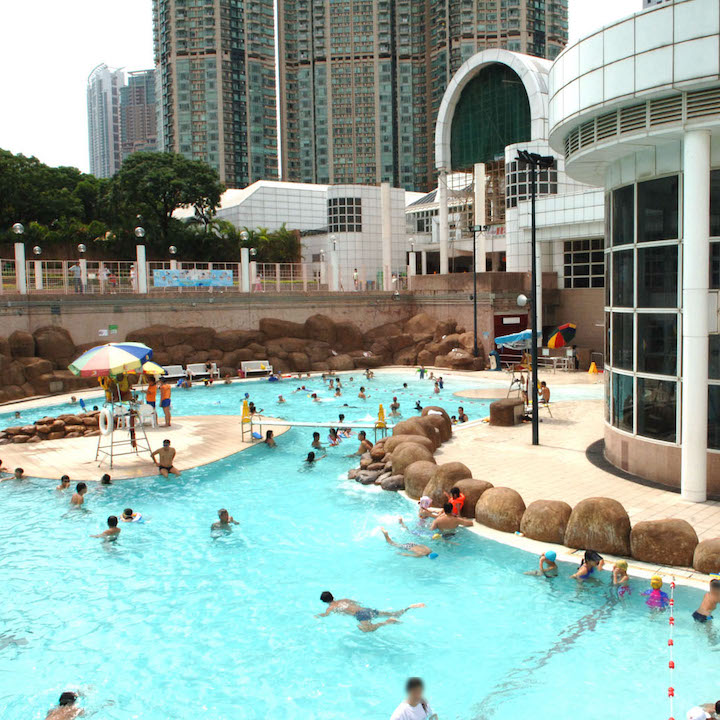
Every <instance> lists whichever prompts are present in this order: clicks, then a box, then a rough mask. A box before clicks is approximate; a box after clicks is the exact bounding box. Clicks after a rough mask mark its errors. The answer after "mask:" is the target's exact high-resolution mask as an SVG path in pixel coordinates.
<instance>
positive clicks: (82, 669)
mask: <svg viewBox="0 0 720 720" xmlns="http://www.w3.org/2000/svg"><path fill="white" fill-rule="evenodd" d="M258 385H259V384H258ZM215 390H218V391H221V390H223V388H220V387H218V388H214V389H212V390H208V389H205V388H202V389H199V392H198V393H197V395H198V397H200V395H201V394H202V393H207V394H208V395H210V394H211V393H213V392H215ZM260 393H261V391H260V390H258V391H257V393H253V394H255V395H258V396H259V395H260ZM191 394H192V395H194V394H195V392H194V390H193V391H191ZM176 395H177V396H179V395H180V393H177V394H176ZM188 395H190V393H188ZM257 399H259V398H256V402H257ZM263 400H264V398H263ZM298 402H299V398H298ZM466 407H467V405H466ZM298 410H299V407H298ZM326 410H327V411H328V415H329V418H328V419H332V418H333V417H334V413H335V410H336V408H335V407H333V408H332V414H330V406H329V405H328V406H325V405H323V404H319V405H318V404H315V405H314V407H313V408H312V409H311V410H310V411H308V412H309V413H314V417H315V418H316V419H318V420H321V419H324V418H325V417H326V414H325V413H326ZM324 435H325V432H323V436H324ZM310 440H311V432H309V429H308V430H301V429H297V430H291V431H290V432H288V433H286V434H285V435H283V436H282V437H280V438H279V439H278V447H277V448H275V449H270V448H267V447H266V446H264V445H263V446H256V447H254V448H252V449H250V450H248V451H246V452H244V453H242V454H240V455H236V456H233V457H230V458H227V459H225V460H222V461H219V462H217V463H214V464H212V465H208V466H204V467H201V468H197V469H196V470H192V471H188V472H186V473H184V474H183V476H182V477H181V478H180V479H178V480H170V481H165V480H160V479H158V478H157V477H155V476H153V477H150V478H143V479H134V480H126V481H122V482H121V483H117V484H115V485H113V486H110V487H107V486H93V487H91V489H90V492H89V493H88V495H87V496H86V508H85V509H84V510H81V511H74V512H73V511H70V510H69V509H68V504H67V503H68V500H69V498H68V496H67V495H60V494H59V493H56V492H55V490H54V487H55V484H56V482H55V481H52V482H50V481H46V480H37V479H30V480H29V481H25V482H24V483H18V482H15V481H8V482H4V483H0V505H1V506H2V508H3V512H2V513H1V514H0V572H1V573H2V578H3V581H4V582H3V585H2V588H3V589H2V593H1V594H0V603H1V604H0V607H2V611H1V612H2V624H1V625H0V628H1V629H0V707H2V708H4V709H3V713H2V717H3V720H21V719H22V720H27V719H28V718H32V719H33V720H35V719H42V718H44V717H45V712H46V711H47V709H48V707H50V706H51V705H52V704H53V703H54V702H55V701H56V700H57V696H58V695H59V694H60V692H61V691H62V690H64V689H66V688H67V687H72V686H75V687H77V686H80V687H81V688H84V689H85V691H86V693H87V697H86V700H85V703H84V704H85V706H86V707H88V708H90V709H96V710H99V712H98V716H99V717H102V718H103V719H106V718H107V719H108V720H130V719H131V718H143V720H167V719H168V718H172V719H173V720H176V719H177V720H191V719H195V718H207V719H208V720H224V719H226V718H227V719H228V720H229V719H230V718H233V719H235V718H243V720H244V719H245V718H247V719H250V720H255V719H258V720H259V719H260V718H289V719H295V718H297V719H298V720H300V719H301V718H302V719H318V720H330V719H333V720H334V719H342V720H345V719H347V720H356V719H358V718H378V719H384V718H387V717H389V715H390V713H391V712H392V710H393V709H394V707H395V705H396V704H397V703H398V702H399V700H400V697H401V695H402V685H403V683H404V680H405V678H406V677H407V676H408V675H413V674H417V675H420V676H422V677H423V678H424V679H425V681H426V684H427V691H428V696H429V699H430V701H431V703H432V705H433V707H434V709H435V710H436V711H437V712H438V713H439V715H440V718H442V720H447V719H448V718H455V719H458V720H459V719H462V720H468V719H475V718H478V719H480V718H497V719H498V720H505V719H506V718H507V719H508V720H509V719H510V718H513V719H514V718H516V717H517V716H518V714H519V713H522V714H528V715H532V716H533V717H537V718H540V719H544V718H548V719H549V718H558V717H572V716H575V715H577V713H578V708H580V709H581V710H580V712H581V714H582V716H583V717H584V718H590V719H593V720H594V719H595V718H597V719H598V720H600V718H602V719H603V720H605V719H606V718H609V717H616V716H618V709H619V708H620V707H622V708H623V709H630V710H633V709H635V708H637V711H640V709H642V712H643V715H644V716H647V717H665V716H667V711H668V701H667V685H668V682H667V637H668V625H667V618H666V617H665V616H652V615H650V613H649V611H648V610H647V609H646V608H645V606H644V604H643V598H641V597H640V596H639V592H640V590H641V589H644V587H645V585H646V583H643V582H640V581H633V582H632V585H633V588H634V592H633V594H632V596H631V597H630V598H629V599H627V601H622V602H619V601H618V600H617V599H616V598H614V597H613V595H612V593H610V591H609V589H608V587H607V574H603V575H602V576H601V578H600V580H598V581H594V582H589V583H587V584H585V585H582V586H579V585H578V584H577V583H576V582H575V581H571V580H569V579H568V578H567V575H568V574H569V568H567V566H563V567H562V571H563V574H564V575H565V577H561V578H557V579H553V580H544V579H542V580H541V579H538V578H533V577H527V576H525V575H523V574H522V571H524V570H527V569H532V568H533V567H534V565H535V562H536V561H535V558H533V557H532V556H529V555H527V554H526V553H524V552H522V551H520V550H517V549H514V548H510V547H506V546H504V545H500V544H497V543H494V542H492V541H489V540H486V539H483V538H480V537H478V536H476V535H473V534H471V533H465V534H463V535H462V536H461V537H459V538H458V539H457V544H453V545H446V544H441V543H438V542H437V541H432V540H427V541H426V542H428V544H431V545H433V547H434V549H436V551H437V552H438V553H439V557H438V558H437V560H434V561H430V560H426V559H414V558H405V557H402V556H400V555H398V554H396V552H395V551H394V550H393V549H392V548H390V547H389V546H387V545H386V544H385V542H384V541H383V539H382V537H381V535H380V533H379V531H378V529H377V528H378V526H379V525H380V524H384V525H385V527H386V528H387V529H388V530H389V531H390V533H391V535H392V536H393V537H394V538H395V539H397V540H399V541H402V542H407V541H410V540H412V538H413V536H411V535H408V534H404V533H403V532H401V531H400V529H399V528H398V527H397V523H396V519H397V516H398V515H399V514H404V515H405V517H406V518H409V517H411V515H412V513H413V507H412V505H410V504H409V503H408V502H407V501H406V500H405V499H403V498H402V497H401V496H398V495H396V494H394V493H386V492H383V491H380V490H376V489H374V488H364V487H361V486H359V485H357V484H356V483H354V482H352V481H348V480H347V479H346V473H347V469H348V467H350V466H351V464H352V461H351V460H348V459H347V458H345V457H344V456H345V455H346V454H347V453H349V452H352V451H354V450H355V442H354V441H353V442H349V441H346V442H344V443H343V444H342V445H341V446H340V447H337V448H330V449H329V450H328V457H327V458H325V459H323V460H321V461H320V462H319V463H318V464H317V465H316V466H315V467H313V468H312V469H310V470H308V469H306V468H304V467H303V466H302V462H301V460H302V458H303V457H304V456H305V454H306V453H307V451H308V449H309V444H310ZM348 443H349V445H350V446H349V447H348ZM61 470H62V469H58V472H61ZM67 470H68V471H69V472H70V474H72V469H71V468H68V469H67ZM128 506H130V507H132V508H133V509H134V510H136V511H139V512H141V513H143V515H144V519H145V521H146V522H144V523H135V524H129V525H126V524H124V525H123V529H122V534H121V536H120V539H119V541H118V542H116V543H102V542H100V541H99V540H94V539H90V538H89V537H88V536H89V535H90V534H91V533H95V532H98V531H100V530H101V529H103V525H104V522H105V519H106V517H107V516H108V515H109V514H111V513H114V514H117V513H119V512H121V510H122V509H123V508H124V507H128ZM220 507H227V508H228V509H229V510H230V512H231V513H232V514H233V515H234V516H235V518H236V519H237V520H239V521H240V525H239V526H238V527H235V528H234V529H233V531H232V532H230V533H228V534H222V535H220V536H219V537H218V536H213V534H212V533H211V532H210V525H211V523H212V522H214V520H215V519H216V512H217V510H218V508H220ZM323 590H330V591H332V592H333V593H334V594H335V596H336V597H350V598H354V599H357V600H359V601H361V602H362V603H364V604H367V605H369V606H371V607H376V608H380V609H388V608H400V607H404V606H407V605H409V604H410V603H414V602H425V603H426V604H427V607H425V608H423V609H418V610H412V611H410V612H409V613H407V614H406V615H405V616H404V617H403V618H402V622H401V624H398V625H394V626H391V627H385V628H381V629H380V630H379V631H378V632H376V633H371V634H364V633H361V632H359V631H358V630H357V629H356V627H355V622H354V621H353V620H352V618H348V617H343V616H331V617H329V618H324V619H316V618H315V617H314V614H316V613H320V612H322V611H323V610H324V606H323V605H322V604H321V603H320V602H319V595H320V592H321V591H323ZM699 598H700V595H699V593H698V592H696V591H693V590H690V589H687V588H682V587H679V588H678V589H677V590H676V601H677V611H676V615H677V624H676V627H675V656H676V658H675V659H676V664H677V671H676V676H675V686H676V689H677V699H676V702H677V707H678V708H679V709H686V708H687V707H689V706H690V705H692V704H695V703H697V702H705V701H708V700H710V699H712V698H710V697H708V692H711V691H712V688H711V687H710V686H709V682H708V680H709V679H710V678H711V676H710V675H708V674H703V673H702V672H698V668H701V667H708V666H712V665H713V662H712V659H714V658H715V657H716V654H715V653H716V648H715V647H714V646H713V645H711V643H710V640H709V637H708V635H707V632H706V628H700V627H697V626H696V625H695V624H694V623H693V622H692V620H691V618H690V613H691V612H692V610H694V609H695V608H696V606H697V603H698V602H699ZM701 663H702V664H701ZM677 715H681V713H680V712H679V710H678V712H677Z"/></svg>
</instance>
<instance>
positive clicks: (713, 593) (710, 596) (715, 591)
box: [692, 580, 720, 623]
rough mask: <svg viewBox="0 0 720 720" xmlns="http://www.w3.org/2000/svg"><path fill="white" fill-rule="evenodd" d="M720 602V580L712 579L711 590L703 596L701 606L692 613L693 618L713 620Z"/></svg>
mask: <svg viewBox="0 0 720 720" xmlns="http://www.w3.org/2000/svg"><path fill="white" fill-rule="evenodd" d="M719 602H720V580H711V581H710V590H709V592H706V593H705V595H704V596H703V599H702V602H701V603H700V607H699V608H698V609H697V610H695V612H694V613H693V614H692V616H693V620H695V622H699V623H706V622H708V620H712V619H713V617H712V613H713V611H714V610H715V608H716V607H717V604H718V603H719Z"/></svg>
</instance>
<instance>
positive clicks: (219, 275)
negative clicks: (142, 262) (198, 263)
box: [153, 270, 233, 287]
mask: <svg viewBox="0 0 720 720" xmlns="http://www.w3.org/2000/svg"><path fill="white" fill-rule="evenodd" d="M153 285H154V286H155V287H232V285H233V274H232V270H153Z"/></svg>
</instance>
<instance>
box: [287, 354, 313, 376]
mask: <svg viewBox="0 0 720 720" xmlns="http://www.w3.org/2000/svg"><path fill="white" fill-rule="evenodd" d="M288 360H289V361H290V367H292V369H293V370H296V371H297V372H307V371H308V370H310V358H309V357H308V356H307V355H306V354H305V353H302V352H291V353H290V356H289V357H288Z"/></svg>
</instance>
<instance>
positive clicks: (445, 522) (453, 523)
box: [430, 502, 473, 538]
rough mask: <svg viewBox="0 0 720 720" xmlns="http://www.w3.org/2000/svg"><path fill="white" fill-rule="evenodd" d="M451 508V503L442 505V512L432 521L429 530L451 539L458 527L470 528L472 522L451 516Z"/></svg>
mask: <svg viewBox="0 0 720 720" xmlns="http://www.w3.org/2000/svg"><path fill="white" fill-rule="evenodd" d="M452 513H453V506H452V504H451V503H449V502H446V503H445V504H444V505H443V511H442V512H441V513H440V514H439V515H438V516H437V517H436V518H435V520H433V524H432V525H431V526H430V529H431V530H439V531H440V534H441V535H442V536H443V537H444V538H447V537H452V536H453V535H455V531H456V530H457V529H458V527H459V526H460V525H462V526H463V527H472V525H473V521H472V520H469V519H467V518H463V517H458V516H457V515H453V514H452Z"/></svg>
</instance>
